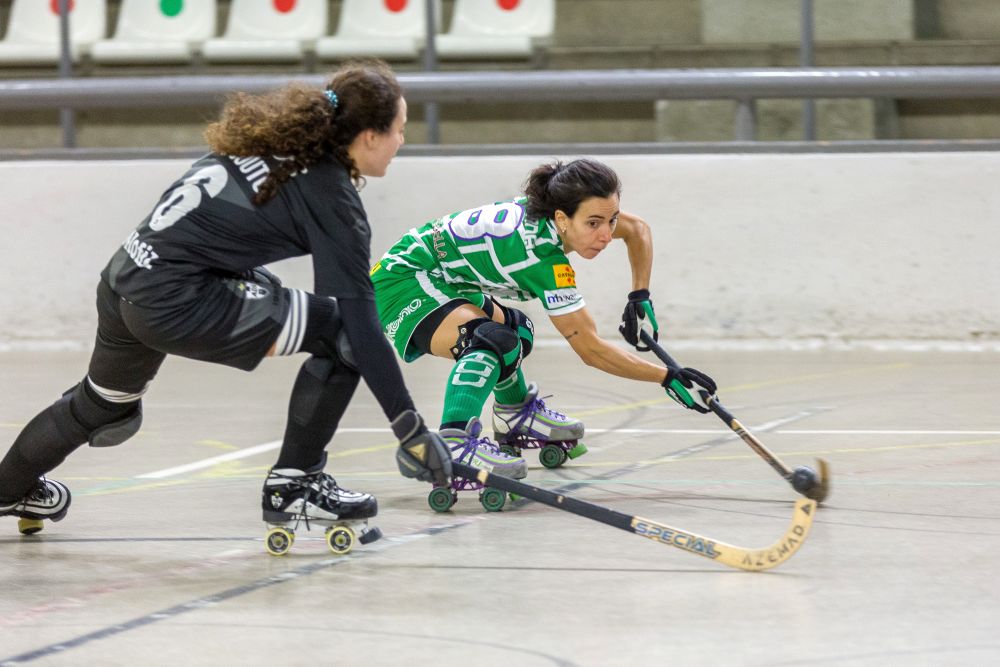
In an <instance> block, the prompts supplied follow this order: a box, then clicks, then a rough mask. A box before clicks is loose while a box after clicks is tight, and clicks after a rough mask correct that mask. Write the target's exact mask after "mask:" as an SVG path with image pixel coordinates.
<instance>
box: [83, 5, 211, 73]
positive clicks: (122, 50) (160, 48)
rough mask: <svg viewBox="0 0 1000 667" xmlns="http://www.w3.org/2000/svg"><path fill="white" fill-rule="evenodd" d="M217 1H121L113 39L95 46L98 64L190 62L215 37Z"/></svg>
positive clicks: (102, 41)
mask: <svg viewBox="0 0 1000 667" xmlns="http://www.w3.org/2000/svg"><path fill="white" fill-rule="evenodd" d="M215 5H216V3H215V0H159V1H154V0H122V4H121V8H120V9H119V10H118V27H117V29H116V30H115V35H114V37H112V38H111V39H102V40H101V41H99V42H97V43H96V44H94V46H93V47H92V48H91V50H90V55H91V56H92V57H93V59H94V60H95V61H96V62H99V63H148V62H188V61H189V60H191V58H192V56H193V55H194V53H195V50H196V49H197V47H198V45H199V44H201V43H202V42H204V41H205V40H208V39H211V38H213V37H215V15H216V6H215Z"/></svg>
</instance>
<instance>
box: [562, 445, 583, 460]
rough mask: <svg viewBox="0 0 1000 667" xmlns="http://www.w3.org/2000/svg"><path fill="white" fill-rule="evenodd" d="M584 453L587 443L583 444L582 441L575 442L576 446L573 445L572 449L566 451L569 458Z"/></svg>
mask: <svg viewBox="0 0 1000 667" xmlns="http://www.w3.org/2000/svg"><path fill="white" fill-rule="evenodd" d="M586 453H587V445H585V444H583V443H582V442H578V443H576V446H575V447H573V449H571V450H569V451H568V452H566V456H568V457H570V458H571V459H575V458H577V457H578V456H583V455H584V454H586Z"/></svg>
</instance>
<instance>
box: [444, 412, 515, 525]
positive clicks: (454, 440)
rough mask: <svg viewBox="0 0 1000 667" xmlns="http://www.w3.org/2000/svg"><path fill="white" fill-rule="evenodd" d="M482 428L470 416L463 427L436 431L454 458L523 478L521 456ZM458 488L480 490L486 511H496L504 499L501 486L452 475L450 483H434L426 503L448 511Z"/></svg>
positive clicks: (507, 475)
mask: <svg viewBox="0 0 1000 667" xmlns="http://www.w3.org/2000/svg"><path fill="white" fill-rule="evenodd" d="M482 430H483V425H482V424H481V423H480V422H479V420H478V419H476V418H475V417H473V418H472V419H470V420H469V423H468V425H467V426H466V427H465V430H464V431H463V430H461V429H457V428H445V429H441V431H440V432H439V433H440V435H441V438H442V439H443V440H444V442H445V444H446V445H448V447H449V448H450V449H451V456H452V458H453V459H454V460H456V461H459V462H461V463H465V464H467V465H470V466H475V467H476V468H480V469H485V470H488V471H489V472H490V474H493V475H501V476H503V477H511V478H513V479H522V478H523V477H524V476H525V475H527V474H528V466H527V465H526V464H525V463H524V459H522V458H521V457H519V456H509V455H507V454H504V453H503V452H501V451H500V450H499V449H498V448H497V446H496V445H495V444H493V443H492V442H491V441H490V439H489V438H484V437H480V436H481V434H482ZM459 491H479V502H480V503H481V504H482V506H483V508H485V509H486V511H487V512H499V511H500V510H502V509H503V506H504V504H505V503H506V502H507V494H506V493H504V492H503V491H501V490H500V489H493V488H490V487H485V488H484V487H483V485H482V484H481V483H480V482H478V481H476V480H472V479H464V478H461V477H455V478H454V479H453V480H452V482H451V484H450V485H449V486H436V487H434V488H433V489H432V490H431V492H430V493H429V494H428V496H427V503H428V504H429V505H430V506H431V509H433V510H434V511H435V512H447V511H448V510H449V509H451V507H452V505H454V504H455V503H456V502H458V492H459Z"/></svg>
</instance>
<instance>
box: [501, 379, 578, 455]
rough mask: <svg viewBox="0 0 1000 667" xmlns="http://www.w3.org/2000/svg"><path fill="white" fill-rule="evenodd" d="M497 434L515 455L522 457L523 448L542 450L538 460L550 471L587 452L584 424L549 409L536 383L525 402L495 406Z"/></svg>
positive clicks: (508, 451)
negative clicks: (539, 395) (584, 440)
mask: <svg viewBox="0 0 1000 667" xmlns="http://www.w3.org/2000/svg"><path fill="white" fill-rule="evenodd" d="M493 435H494V437H495V438H496V441H497V443H498V444H499V445H500V449H501V450H502V451H504V452H506V453H508V454H510V455H511V456H520V455H521V450H522V449H541V451H540V452H539V453H538V460H539V461H541V463H542V465H543V466H545V467H546V468H558V467H559V466H561V465H562V464H563V463H565V462H566V459H567V458H571V459H575V458H577V457H578V456H583V455H584V454H586V453H587V447H586V445H584V444H583V443H582V442H580V438H582V437H583V422H581V421H580V420H579V419H574V418H573V417H567V416H566V415H564V414H563V413H561V412H556V411H555V410H551V409H549V408H547V407H546V406H545V401H544V400H542V399H541V398H539V397H538V385H537V384H535V383H534V382H532V383H531V384H530V385H528V395H527V397H525V399H524V402H522V403H518V404H516V405H504V404H502V403H496V404H494V405H493Z"/></svg>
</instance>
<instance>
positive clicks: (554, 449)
mask: <svg viewBox="0 0 1000 667" xmlns="http://www.w3.org/2000/svg"><path fill="white" fill-rule="evenodd" d="M538 460H539V461H541V462H542V465H543V466H545V467H546V468H558V467H559V466H561V465H562V464H563V463H564V462H565V461H566V452H565V451H563V448H562V447H560V446H559V445H545V446H544V447H542V451H540V452H538Z"/></svg>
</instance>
